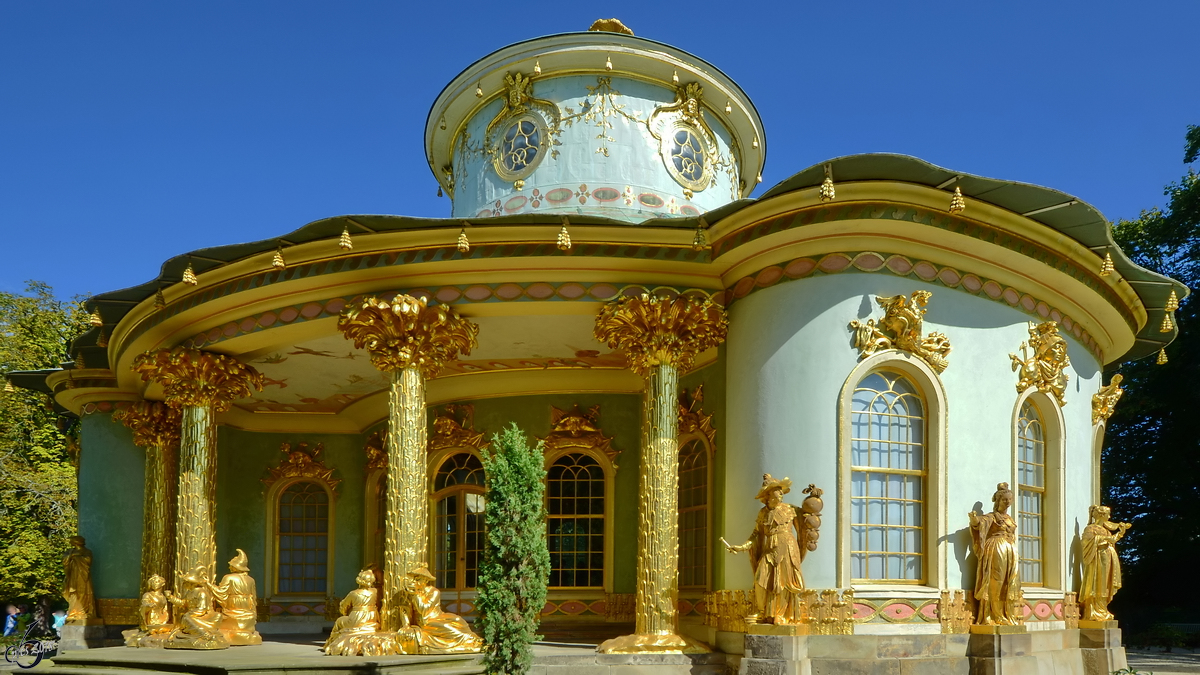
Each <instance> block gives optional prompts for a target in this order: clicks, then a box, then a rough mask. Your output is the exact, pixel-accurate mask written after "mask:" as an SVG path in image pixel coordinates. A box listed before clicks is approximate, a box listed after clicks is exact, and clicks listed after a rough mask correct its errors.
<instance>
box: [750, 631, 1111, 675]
mask: <svg viewBox="0 0 1200 675" xmlns="http://www.w3.org/2000/svg"><path fill="white" fill-rule="evenodd" d="M744 652H745V653H744V655H743V656H742V658H741V659H739V663H738V670H737V672H738V673H740V674H741V675H835V674H842V673H863V674H868V673H869V674H871V675H876V674H878V675H907V674H909V673H913V674H916V673H929V674H930V675H932V674H935V673H936V674H939V675H940V674H943V673H944V674H947V675H949V674H955V675H1038V674H1039V673H1055V675H1109V673H1112V672H1113V671H1114V670H1119V669H1122V668H1125V667H1126V661H1125V650H1124V648H1123V647H1122V646H1121V631H1120V630H1118V629H1114V628H1109V629H1058V630H1039V631H1030V632H1018V633H1011V632H986V633H968V634H933V635H928V634H927V635H795V636H787V635H746V636H745V647H744Z"/></svg>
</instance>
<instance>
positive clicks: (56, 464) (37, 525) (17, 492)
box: [0, 281, 88, 599]
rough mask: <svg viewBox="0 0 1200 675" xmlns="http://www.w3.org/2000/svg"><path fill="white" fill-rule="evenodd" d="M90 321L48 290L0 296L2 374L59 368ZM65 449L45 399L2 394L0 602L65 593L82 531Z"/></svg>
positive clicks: (34, 286) (39, 287) (37, 286)
mask: <svg viewBox="0 0 1200 675" xmlns="http://www.w3.org/2000/svg"><path fill="white" fill-rule="evenodd" d="M87 318H88V314H87V312H86V310H84V308H83V305H82V303H81V302H80V301H79V300H74V301H61V300H57V299H55V297H54V294H53V291H52V290H51V289H50V287H49V286H47V285H46V284H43V283H39V282H34V281H31V282H28V284H27V286H26V292H25V294H24V295H17V294H12V293H3V292H0V374H7V373H9V372H11V371H14V370H37V369H41V368H54V367H58V366H59V365H60V364H61V363H62V362H63V361H66V360H68V356H67V348H68V346H69V345H70V343H71V341H72V340H74V339H75V338H76V337H77V336H78V335H79V334H80V333H82V332H83V331H84V330H85V329H86V327H87ZM3 384H4V383H3V381H0V387H2V386H3ZM66 442H67V439H66V436H65V435H64V434H63V432H62V430H60V428H59V418H58V415H57V414H56V413H55V412H54V408H53V405H52V404H51V403H50V401H49V400H48V398H47V396H46V395H45V394H41V393H38V392H33V391H29V390H26V389H16V390H15V391H6V392H4V393H0V598H5V599H17V598H25V599H33V598H35V597H37V596H42V595H57V594H58V593H59V590H60V589H61V587H62V563H61V560H62V556H63V555H64V553H65V552H66V551H67V549H69V548H70V546H69V544H68V543H67V537H69V536H71V535H73V534H75V531H76V518H75V495H76V481H75V469H74V467H73V466H72V465H71V462H70V459H69V457H68V454H67V445H66Z"/></svg>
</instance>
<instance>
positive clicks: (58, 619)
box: [54, 609, 67, 637]
mask: <svg viewBox="0 0 1200 675" xmlns="http://www.w3.org/2000/svg"><path fill="white" fill-rule="evenodd" d="M66 623H67V612H66V611H65V610H62V609H56V610H54V632H56V633H58V635H59V637H61V636H62V627H63V626H64V625H66Z"/></svg>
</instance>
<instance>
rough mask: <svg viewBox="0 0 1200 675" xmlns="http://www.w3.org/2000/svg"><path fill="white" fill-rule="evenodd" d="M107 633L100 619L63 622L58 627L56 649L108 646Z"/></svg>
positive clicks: (62, 650)
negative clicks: (61, 625)
mask: <svg viewBox="0 0 1200 675" xmlns="http://www.w3.org/2000/svg"><path fill="white" fill-rule="evenodd" d="M107 638H108V633H107V631H106V629H105V628H104V621H102V620H101V619H87V620H86V621H81V622H76V623H68V624H64V625H63V627H62V628H60V629H59V640H58V651H59V652H60V653H61V652H65V651H67V650H71V649H97V648H100V647H108V646H109V645H108V639H107Z"/></svg>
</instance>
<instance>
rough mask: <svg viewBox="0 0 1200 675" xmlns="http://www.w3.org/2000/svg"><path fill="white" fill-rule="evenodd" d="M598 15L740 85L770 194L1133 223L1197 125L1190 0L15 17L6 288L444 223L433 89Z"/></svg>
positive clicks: (91, 280)
mask: <svg viewBox="0 0 1200 675" xmlns="http://www.w3.org/2000/svg"><path fill="white" fill-rule="evenodd" d="M602 15H603V16H604V17H608V16H616V17H618V18H621V19H622V20H624V21H625V22H626V23H627V24H628V25H629V26H630V27H632V28H633V30H634V31H635V32H636V33H637V34H638V35H640V36H644V37H648V38H651V39H655V40H660V41H663V42H667V43H670V44H673V45H676V46H678V47H680V48H682V49H684V50H687V51H690V52H692V53H694V54H696V55H698V56H700V57H702V58H704V59H706V60H708V61H710V62H712V63H714V64H716V65H717V66H718V67H720V68H721V69H722V70H724V71H725V72H726V73H728V74H729V75H730V76H731V77H732V78H733V79H734V80H736V81H737V82H738V83H739V84H741V86H742V87H743V89H745V90H746V92H747V93H748V94H749V95H750V97H751V98H752V99H753V101H754V102H755V104H756V105H757V107H758V109H759V111H760V113H761V114H762V117H763V121H764V124H765V127H766V142H767V166H766V170H765V171H764V174H763V179H764V182H763V188H766V187H769V186H771V185H773V184H775V183H777V182H779V181H781V180H783V179H784V178H786V177H788V176H790V175H791V174H793V173H796V172H797V171H800V170H801V169H803V168H805V167H807V166H809V165H811V164H814V163H817V162H820V161H822V160H825V159H829V158H832V157H837V156H840V155H846V154H852V153H860V152H880V151H886V152H899V153H906V154H911V155H915V156H917V157H921V158H923V159H925V160H928V161H930V162H933V163H935V164H940V165H942V166H946V167H948V168H951V169H955V170H959V171H964V172H969V173H975V174H981V175H985V176H990V177H995V178H1002V179H1011V180H1019V181H1024V182H1031V183H1038V184H1042V185H1046V186H1050V187H1054V188H1057V189H1059V190H1063V191H1065V192H1068V193H1071V194H1073V195H1075V196H1078V197H1080V198H1082V199H1084V200H1086V201H1088V202H1091V203H1092V204H1094V205H1096V206H1097V207H1099V208H1100V210H1101V211H1102V212H1104V213H1105V214H1106V215H1107V216H1108V217H1109V218H1110V219H1113V220H1115V219H1118V218H1122V217H1132V216H1136V215H1137V214H1138V212H1139V211H1140V210H1141V209H1143V208H1147V207H1150V206H1154V205H1157V204H1161V203H1163V197H1162V188H1163V186H1164V185H1165V184H1166V183H1168V182H1170V181H1173V180H1176V179H1178V178H1179V177H1180V176H1181V175H1182V174H1183V172H1184V170H1185V167H1184V166H1183V165H1182V163H1181V162H1182V156H1183V135H1184V132H1185V129H1186V125H1187V124H1189V123H1190V124H1200V71H1198V70H1197V54H1198V53H1200V51H1198V45H1197V38H1196V35H1197V29H1198V28H1200V2H1197V1H1196V0H1178V1H1176V2H1150V1H1147V2H1128V0H1125V1H1123V2H1050V1H1046V0H1043V1H1041V2H895V1H894V0H892V1H889V2H868V1H865V0H859V1H855V2H838V1H833V2H831V1H825V2H775V3H757V4H756V3H747V2H720V3H716V2H688V3H683V2H671V3H666V2H661V3H656V2H621V1H613V2H605V3H598V4H597V3H574V2H573V3H548V2H520V1H517V2H513V1H509V2H489V3H470V2H445V1H443V2H419V3H418V2H412V1H408V2H399V1H397V2H345V1H340V2H333V1H330V2H302V1H295V0H292V1H288V2H260V1H247V0H239V1H237V2H214V1H211V0H205V1H203V2H200V1H192V2H174V1H172V2H163V1H162V0H154V1H147V2H53V1H49V0H28V1H25V2H17V1H15V0H0V236H2V239H0V241H2V242H3V248H2V250H3V257H2V258H0V290H4V291H19V290H20V289H21V288H22V287H23V285H24V280H26V279H39V280H43V281H46V282H49V283H51V284H53V286H54V288H55V290H56V291H57V292H58V294H59V295H60V296H70V295H74V294H78V293H101V292H104V291H108V290H114V289H118V288H124V287H127V286H132V285H136V284H139V283H141V282H144V281H147V280H150V279H152V278H153V277H155V276H156V275H157V274H158V270H159V265H160V264H161V263H162V261H163V260H165V259H166V258H168V257H170V256H172V255H176V254H179V253H183V252H186V251H189V250H193V249H197V248H202V247H207V246H216V245H221V244H228V243H235V242H241V241H249V240H255V239H263V238H269V237H273V236H279V235H282V234H283V233H285V232H288V231H291V230H293V229H295V228H297V227H299V226H301V225H303V224H305V223H307V222H310V221H313V220H317V219H320V218H323V217H327V216H333V215H339V214H348V213H393V214H403V215H415V216H439V217H440V216H447V215H448V214H449V202H448V201H447V200H445V199H438V198H437V197H436V196H435V193H436V190H437V185H436V183H435V182H434V179H433V177H432V176H431V175H430V173H429V169H428V167H427V165H426V164H425V158H424V152H423V150H422V133H423V129H424V124H425V116H426V114H427V112H428V109H429V105H430V104H431V103H432V102H433V99H434V97H435V96H436V95H437V94H438V92H439V91H441V88H442V87H443V86H444V85H445V84H446V83H447V82H448V81H449V80H450V79H451V78H453V77H454V76H455V75H456V74H458V72H459V71H460V70H462V69H463V68H465V67H466V66H467V65H469V64H470V63H471V62H473V61H474V60H475V59H477V58H479V57H481V56H483V55H485V54H487V53H489V52H491V51H493V50H495V49H498V48H500V47H502V46H504V45H506V44H509V43H511V42H516V41H519V40H523V39H527V38H531V37H536V36H539V35H545V34H550V33H558V32H565V31H572V30H583V29H586V28H587V27H588V25H590V24H591V22H592V20H594V19H596V18H600V17H601V16H602ZM760 191H761V190H760Z"/></svg>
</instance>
